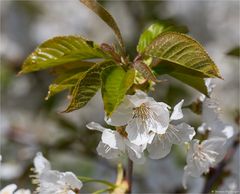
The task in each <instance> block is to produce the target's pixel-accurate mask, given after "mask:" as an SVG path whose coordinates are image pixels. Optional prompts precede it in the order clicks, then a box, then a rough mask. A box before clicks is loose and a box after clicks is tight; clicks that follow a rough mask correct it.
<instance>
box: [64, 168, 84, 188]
mask: <svg viewBox="0 0 240 194" xmlns="http://www.w3.org/2000/svg"><path fill="white" fill-rule="evenodd" d="M62 180H63V181H64V182H65V183H66V185H69V186H70V187H71V188H72V189H73V190H74V189H78V190H80V189H81V188H82V182H81V181H80V180H79V179H78V178H77V177H76V175H75V174H73V173H72V172H65V173H63V178H62Z"/></svg>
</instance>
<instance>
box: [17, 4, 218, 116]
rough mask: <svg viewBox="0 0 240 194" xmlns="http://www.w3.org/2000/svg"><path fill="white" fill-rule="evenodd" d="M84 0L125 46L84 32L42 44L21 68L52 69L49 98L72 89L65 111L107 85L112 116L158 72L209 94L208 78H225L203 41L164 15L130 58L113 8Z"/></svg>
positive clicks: (105, 91)
mask: <svg viewBox="0 0 240 194" xmlns="http://www.w3.org/2000/svg"><path fill="white" fill-rule="evenodd" d="M80 1H81V2H82V3H83V4H84V5H86V6H87V7H88V8H90V9H91V10H92V11H93V12H95V13H96V14H97V15H98V16H99V17H100V18H101V19H102V20H103V21H104V22H106V24H107V25H108V26H109V27H110V28H111V29H112V30H113V32H114V33H115V35H116V38H117V40H118V43H119V47H118V48H117V47H115V46H110V45H108V44H106V43H103V44H102V45H101V46H99V45H98V44H96V43H95V42H93V41H90V40H87V39H85V38H83V37H81V36H59V37H55V38H52V39H50V40H47V41H46V42H44V43H42V44H41V45H39V46H38V47H37V48H36V50H35V51H34V52H33V53H32V54H31V55H30V56H29V57H27V59H26V60H25V61H24V63H23V66H22V70H21V72H20V74H21V73H30V72H34V71H39V70H44V69H50V71H51V73H53V74H54V75H55V76H56V78H55V79H54V80H53V83H52V84H50V86H49V92H48V96H47V97H46V99H48V98H49V97H51V96H53V95H55V94H57V93H59V92H61V91H63V90H69V91H70V95H69V97H70V103H69V105H68V107H67V108H66V110H65V111H64V112H71V111H74V110H77V109H80V108H82V107H83V106H85V105H86V104H87V103H88V102H89V100H90V99H91V98H92V97H93V96H94V95H95V94H96V93H97V91H98V90H99V89H101V92H102V99H103V102H104V109H105V112H106V114H107V115H108V116H109V115H111V114H112V113H113V111H114V110H115V109H116V108H117V107H118V106H119V104H120V103H121V102H122V101H123V99H124V97H125V95H126V94H128V92H129V91H131V92H132V91H134V88H141V87H145V85H146V86H147V85H151V83H152V82H158V80H157V78H156V77H155V75H156V76H158V75H159V76H160V75H163V74H168V75H170V76H172V77H174V78H176V79H178V80H180V81H182V82H183V83H185V84H187V85H189V86H191V87H193V88H195V89H197V90H198V91H200V92H202V93H203V94H205V95H208V94H207V88H206V86H205V82H204V78H208V77H211V78H215V77H218V78H221V76H220V73H219V70H218V68H217V66H216V65H215V64H214V62H213V61H212V59H211V58H210V57H209V56H208V54H207V52H206V51H205V50H204V49H203V47H202V46H201V45H200V44H199V43H198V42H197V41H196V40H194V39H193V38H191V37H190V36H188V35H186V34H184V33H186V32H188V30H187V28H186V27H184V26H178V25H175V24H173V23H172V22H169V21H159V22H157V23H155V24H153V25H151V26H150V27H149V28H147V29H146V30H145V31H144V32H143V33H142V35H141V36H140V39H139V43H138V45H137V51H138V55H137V56H136V58H135V59H134V60H133V61H130V60H129V57H128V56H127V55H126V53H125V46H124V42H123V39H122V36H121V32H120V30H119V28H118V26H117V24H116V22H115V20H114V19H113V17H112V16H111V14H110V13H108V12H107V10H105V9H104V8H103V7H102V6H101V5H100V4H99V3H97V2H96V1H92V0H80ZM136 72H137V73H138V74H137V75H136ZM154 74H155V75H154ZM135 75H136V76H135ZM139 76H140V80H143V81H144V82H142V85H141V84H140V83H139V82H138V81H136V80H137V79H139ZM145 83H150V84H145ZM136 85H137V86H136ZM140 85H141V87H139V86H140ZM142 89H143V90H146V89H147V88H146V87H145V88H142Z"/></svg>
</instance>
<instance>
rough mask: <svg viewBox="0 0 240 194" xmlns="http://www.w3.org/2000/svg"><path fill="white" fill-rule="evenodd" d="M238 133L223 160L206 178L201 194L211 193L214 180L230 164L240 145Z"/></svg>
mask: <svg viewBox="0 0 240 194" xmlns="http://www.w3.org/2000/svg"><path fill="white" fill-rule="evenodd" d="M239 138H240V133H238V135H237V136H236V139H235V140H234V141H233V142H232V145H231V147H230V148H229V149H228V151H227V154H226V155H225V157H224V158H223V160H222V161H221V162H220V163H219V164H218V165H217V167H216V168H215V169H214V173H213V174H212V175H211V176H210V177H208V178H207V180H206V183H205V185H204V188H203V190H202V193H209V192H211V189H212V187H213V185H214V183H215V182H216V180H217V179H218V178H219V176H220V175H221V173H222V172H223V170H224V168H225V166H226V165H227V164H228V163H229V162H230V160H231V159H232V157H233V156H234V154H235V152H236V150H237V148H238V146H239V143H240V140H239Z"/></svg>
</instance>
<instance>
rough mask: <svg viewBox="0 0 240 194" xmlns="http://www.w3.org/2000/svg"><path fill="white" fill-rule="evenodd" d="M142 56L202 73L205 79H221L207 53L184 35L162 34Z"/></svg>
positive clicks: (174, 33)
mask: <svg viewBox="0 0 240 194" xmlns="http://www.w3.org/2000/svg"><path fill="white" fill-rule="evenodd" d="M143 55H145V56H148V57H156V58H158V59H161V60H163V61H168V62H171V63H173V64H175V66H181V67H185V68H187V69H190V70H192V71H195V72H198V73H202V74H203V75H204V76H205V77H219V78H221V76H220V73H219V70H218V68H217V66H216V65H215V64H214V62H213V61H212V59H211V58H210V57H209V56H208V54H207V52H206V51H205V50H204V49H203V48H202V46H201V45H200V44H199V43H198V42H197V41H195V40H193V39H192V38H191V37H189V36H187V35H185V34H181V33H177V32H165V33H162V34H160V35H159V36H158V37H157V38H156V39H155V40H154V41H153V42H152V43H151V44H150V45H148V46H147V48H146V49H145V51H144V53H143Z"/></svg>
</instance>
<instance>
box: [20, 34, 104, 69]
mask: <svg viewBox="0 0 240 194" xmlns="http://www.w3.org/2000/svg"><path fill="white" fill-rule="evenodd" d="M104 57H106V55H105V54H104V53H103V52H102V51H101V50H100V49H99V47H98V46H97V45H96V44H95V43H93V42H92V41H88V40H85V39H83V38H82V37H80V36H59V37H55V38H53V39H50V40H47V41H46V42H44V43H43V44H41V45H40V46H39V47H37V49H36V50H35V51H34V52H33V53H32V54H31V55H30V56H29V57H28V58H27V59H26V60H25V61H24V63H23V66H22V71H21V72H20V73H29V72H32V71H38V70H42V69H47V68H50V67H55V66H58V65H63V64H66V63H70V62H75V61H79V60H84V59H96V58H104Z"/></svg>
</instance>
